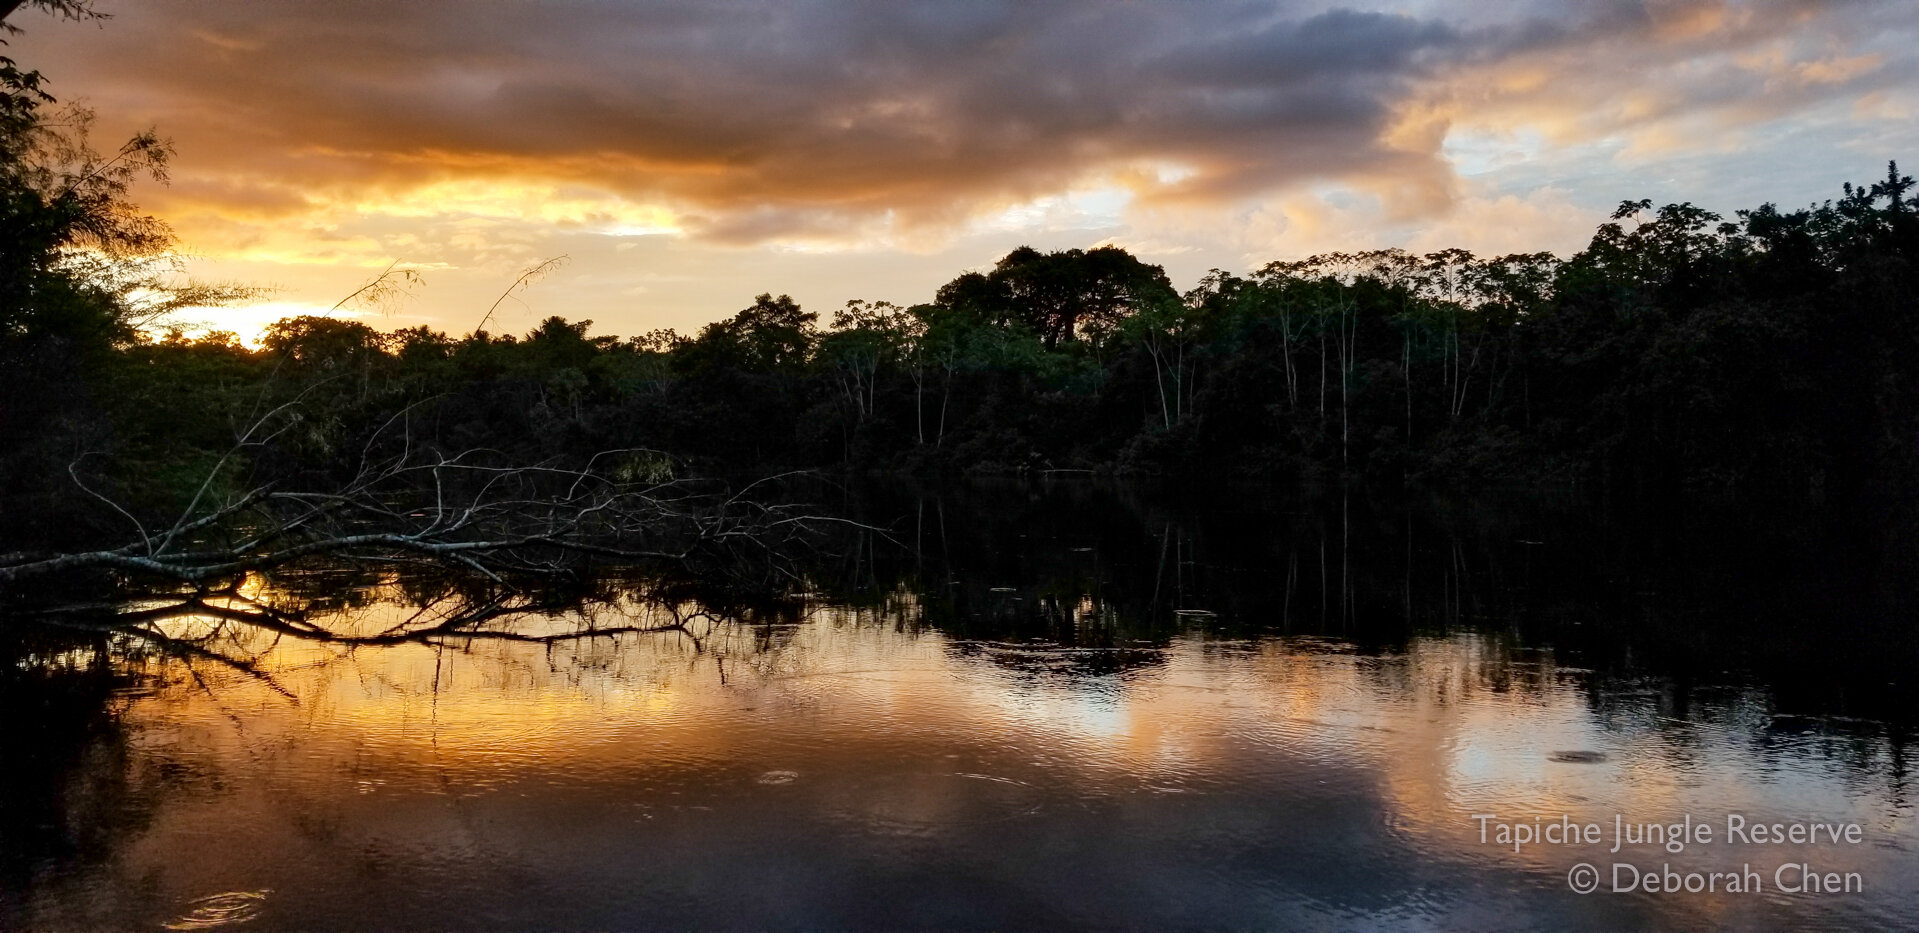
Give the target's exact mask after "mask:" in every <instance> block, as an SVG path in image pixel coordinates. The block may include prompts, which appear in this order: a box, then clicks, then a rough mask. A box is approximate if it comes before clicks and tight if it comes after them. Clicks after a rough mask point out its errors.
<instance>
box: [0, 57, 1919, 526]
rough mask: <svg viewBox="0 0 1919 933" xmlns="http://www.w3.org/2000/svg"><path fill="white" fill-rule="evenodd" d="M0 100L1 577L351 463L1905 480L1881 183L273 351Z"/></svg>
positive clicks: (1902, 229)
mask: <svg viewBox="0 0 1919 933" xmlns="http://www.w3.org/2000/svg"><path fill="white" fill-rule="evenodd" d="M0 85H3V87H0V90H3V91H4V113H3V114H0V115H3V116H4V127H3V128H0V129H3V131H4V140H3V141H0V227H4V230H5V235H4V236H0V393H4V403H3V405H0V515H4V526H5V527H4V538H5V539H6V540H7V541H8V542H10V544H9V546H8V547H7V548H6V549H7V550H13V549H17V548H23V547H25V546H27V545H32V546H36V547H37V546H43V545H58V546H62V547H69V548H70V547H72V546H75V545H79V544H85V543H97V542H99V541H100V540H103V539H104V538H105V537H108V536H124V535H125V533H126V532H127V531H128V529H130V528H135V527H137V528H139V529H140V534H141V536H142V537H146V536H147V535H148V534H149V531H148V529H149V528H156V527H157V528H168V527H174V526H175V525H177V523H178V522H179V521H182V520H198V518H197V517H194V516H196V514H197V513H195V512H194V510H195V509H196V508H201V509H206V508H212V509H214V510H216V511H217V510H218V509H223V508H227V507H230V506H232V505H233V504H234V503H236V502H240V501H242V500H244V499H246V497H248V496H249V495H252V494H254V493H255V491H258V490H265V489H269V488H274V489H283V490H285V489H290V488H293V487H298V488H299V489H301V490H307V491H325V490H339V489H347V488H351V487H352V484H353V483H354V482H355V480H356V477H363V476H365V475H366V473H365V471H366V470H367V469H368V462H369V461H368V457H369V452H370V451H374V450H375V449H376V448H378V449H382V450H385V449H386V448H383V447H382V446H381V445H383V444H384V445H389V446H390V445H392V444H398V445H400V447H399V448H397V449H395V450H388V451H387V452H386V453H384V454H382V456H388V457H392V456H401V457H404V458H406V459H405V462H406V463H409V464H418V463H429V462H430V463H439V464H446V463H455V462H464V461H462V460H461V458H470V457H473V456H475V455H476V454H475V452H476V451H485V452H486V453H485V456H486V457H487V458H491V459H489V462H497V463H501V464H512V465H515V466H516V467H517V466H525V465H529V464H541V465H544V466H543V468H552V469H556V470H561V471H587V470H596V471H599V472H598V473H595V474H594V475H595V476H596V477H598V479H597V480H596V481H608V482H617V483H634V482H640V481H645V482H649V483H657V482H661V481H664V480H667V479H671V478H674V477H686V476H689V475H702V476H712V475H725V474H733V475H748V474H765V473H769V472H777V471H783V470H791V469H812V470H823V471H853V472H893V473H912V474H921V475H926V474H1019V473H1026V474H1031V473H1046V472H1059V471H1086V472H1112V473H1138V474H1158V475H1171V476H1184V477H1235V478H1249V477H1250V478H1259V479H1261V480H1265V481H1270V482H1274V483H1286V484H1291V483H1301V482H1303V483H1308V484H1327V483H1332V482H1337V481H1341V480H1345V479H1364V480H1368V481H1371V482H1374V483H1386V484H1408V485H1414V486H1426V487H1435V486H1439V487H1443V486H1449V485H1458V484H1484V483H1500V484H1509V483H1516V484H1522V485H1532V486H1555V487H1560V488H1583V489H1591V490H1599V491H1604V492H1607V493H1610V494H1616V495H1621V496H1629V497H1668V496H1675V495H1680V496H1690V495H1713V496H1732V497H1738V498H1741V499H1746V500H1752V501H1791V502H1815V503H1825V504H1831V505H1835V506H1843V507H1859V508H1871V507H1874V504H1875V503H1881V502H1884V501H1887V500H1888V499H1889V498H1895V499H1897V498H1903V497H1907V496H1909V494H1910V493H1911V492H1913V491H1914V477H1915V476H1919V392H1915V390H1914V389H1915V387H1914V385H1913V381H1914V378H1915V374H1919V319H1915V315H1914V312H1915V307H1914V288H1915V284H1919V266H1916V265H1915V263H1916V262H1919V198H1915V196H1914V191H1913V186H1912V181H1911V179H1910V178H1908V177H1906V176H1902V175H1900V174H1899V172H1898V169H1897V167H1896V166H1889V167H1888V171H1887V174H1886V177H1885V178H1884V179H1883V180H1880V181H1877V182H1874V183H1870V184H1865V185H1857V186H1855V185H1851V184H1847V185H1845V186H1844V187H1843V188H1842V194H1841V196H1840V197H1839V198H1837V199H1835V200H1832V201H1829V202H1826V203H1823V204H1818V205H1813V206H1810V207H1806V208H1803V209H1781V208H1779V207H1776V206H1774V205H1771V204H1767V205H1763V206H1760V207H1757V208H1754V209H1751V210H1744V211H1739V212H1737V213H1736V214H1734V215H1732V216H1731V217H1722V216H1721V215H1718V214H1715V213H1713V212H1710V211H1707V210H1705V209H1702V208H1700V207H1697V206H1695V205H1692V204H1683V203H1682V204H1671V205H1666V206H1663V207H1655V206H1654V205H1653V204H1652V203H1651V202H1648V201H1635V202H1627V203H1625V204H1622V205H1621V206H1620V208H1619V209H1618V210H1617V211H1616V212H1614V213H1613V215H1612V216H1611V217H1610V218H1608V219H1607V220H1606V221H1605V222H1604V223H1602V224H1601V225H1599V227H1598V230H1597V232H1596V233H1595V235H1594V236H1593V238H1592V241H1591V243H1590V245H1589V246H1588V247H1587V248H1585V249H1584V250H1581V251H1580V252H1578V253H1576V254H1574V255H1572V256H1570V257H1563V258H1562V257H1557V256H1553V255H1550V254H1546V253H1530V254H1516V255H1507V256H1498V257H1479V256H1474V255H1472V254H1471V253H1468V252H1465V251H1461V250H1447V251H1442V252H1437V253H1432V254H1427V255H1414V254H1410V253H1406V252H1403V251H1399V250H1377V251H1371V252H1362V253H1335V254H1326V255H1320V256H1313V257H1310V258H1307V259H1303V260H1282V261H1275V262H1272V263H1269V264H1267V265H1264V266H1262V267H1259V268H1257V269H1254V270H1251V271H1250V272H1246V273H1231V272H1224V271H1214V272H1212V273H1211V274H1209V275H1207V276H1206V277H1204V278H1203V279H1202V280H1201V281H1200V282H1199V283H1198V284H1197V285H1196V286H1195V287H1194V288H1192V289H1190V290H1188V291H1186V292H1185V293H1184V294H1182V293H1180V292H1178V291H1177V290H1176V289H1175V288H1174V287H1173V285H1172V283H1171V282H1170V281H1169V280H1168V278H1167V276H1166V275H1165V273H1164V272H1163V271H1162V269H1161V268H1160V267H1158V266H1155V265H1152V264H1150V263H1148V262H1146V261H1144V260H1142V259H1140V258H1137V257H1135V256H1133V255H1131V254H1129V253H1128V252H1127V251H1125V250H1124V249H1121V248H1119V247H1115V246H1100V247H1094V248H1089V249H1084V250H1079V249H1075V250H1065V251H1059V252H1051V253H1046V252H1041V251H1038V250H1034V249H1030V248H1021V249H1018V250H1015V251H1013V252H1011V253H1009V254H1008V255H1006V256H1005V257H1004V258H1002V259H1001V260H999V262H998V263H997V264H996V265H994V266H993V267H992V268H991V269H990V270H989V271H985V272H969V273H965V274H961V275H958V276H956V277H955V278H954V279H953V280H952V281H950V282H948V283H947V284H946V285H944V286H943V287H941V288H940V289H938V291H937V292H936V293H935V294H933V295H931V296H924V297H925V298H926V300H924V301H922V302H920V303H917V304H909V305H899V304H893V303H889V302H885V301H852V302H849V303H847V304H846V305H845V306H844V307H841V308H838V309H833V310H832V311H831V313H830V314H825V315H822V314H821V313H820V312H818V311H816V310H812V309H802V308H801V307H799V306H798V305H797V304H796V303H795V302H793V301H792V300H791V299H790V298H787V297H785V296H774V295H770V294H767V295H760V296H758V297H757V298H755V299H753V301H752V303H751V304H750V305H749V306H748V307H746V308H745V309H744V310H741V311H739V312H738V313H737V314H734V315H732V316H731V317H729V318H727V319H725V320H722V321H718V322H715V323H713V324H709V325H707V326H705V327H704V328H702V329H700V330H699V331H697V332H695V333H688V334H678V333H673V332H671V331H654V332H650V333H646V334H642V335H638V336H628V337H621V336H611V335H600V334H596V333H595V332H594V330H593V322H592V321H588V320H568V319H566V318H564V317H551V318H548V319H546V320H545V321H542V322H540V323H539V324H538V325H537V326H534V327H532V328H531V329H530V330H529V331H527V332H525V333H520V334H515V333H505V332H501V331H496V330H492V329H476V330H475V331H473V332H470V333H466V334H451V333H445V332H441V331H437V330H433V329H430V328H426V327H415V328H409V329H403V330H395V331H390V332H382V331H380V330H378V329H376V328H375V327H373V326H370V325H369V324H368V323H366V322H365V321H363V320H360V319H354V318H349V317H299V318H292V319H288V320H283V321H280V322H279V323H277V324H274V325H273V326H272V327H270V328H269V329H268V330H267V331H266V333H265V337H264V340H263V341H262V343H261V345H259V346H257V347H252V346H247V345H244V344H242V343H241V342H239V341H238V340H236V339H235V337H234V335H232V334H228V333H219V332H215V333H210V334H205V335H202V336H198V337H195V338H188V337H186V336H183V335H182V334H181V333H180V332H178V331H172V332H169V331H168V330H167V329H166V326H165V325H166V321H167V320H168V315H169V314H171V313H174V312H177V311H179V310H181V309H183V308H188V307H197V306H204V305H207V304H210V303H218V302H220V301H233V300H241V299H244V298H246V297H247V296H248V294H249V292H248V290H247V289H246V288H244V287H240V286H232V285H213V286H210V285H206V284H196V283H189V282H185V281H183V280H181V279H179V278H178V277H177V275H175V271H176V270H174V269H173V268H172V267H171V266H170V265H169V257H171V256H172V255H173V253H172V252H171V249H172V247H173V243H172V240H171V237H170V235H169V233H168V231H167V230H166V228H165V227H164V225H162V224H160V223H159V222H158V221H156V220H154V219H152V218H149V217H146V216H144V215H142V214H141V213H140V212H138V211H137V210H136V209H135V208H133V207H132V206H131V205H130V204H128V203H127V201H126V198H125V194H126V191H127V188H128V185H130V184H131V183H132V182H133V180H134V179H135V178H136V177H138V176H141V175H144V174H152V175H163V172H164V169H165V164H166V157H167V155H168V152H167V148H166V146H165V144H164V142H163V141H162V140H160V139H159V138H158V137H156V136H154V135H152V134H143V135H142V136H139V137H136V138H135V139H133V140H132V141H130V142H128V143H127V144H126V145H125V146H123V147H122V148H120V149H119V150H118V151H117V152H115V153H112V154H108V155H100V154H96V153H95V152H94V151H93V150H92V149H91V148H89V146H88V145H87V141H86V138H85V136H84V132H83V131H84V127H85V124H86V120H85V115H84V113H81V112H76V111H67V112H66V116H64V117H63V118H62V119H59V120H53V119H50V118H49V108H50V107H51V106H52V102H51V99H50V98H48V97H47V96H46V95H45V94H44V93H42V90H41V88H40V82H39V78H38V76H37V75H36V74H34V73H31V72H23V71H20V70H19V69H17V68H15V67H14V66H13V65H12V64H11V63H7V64H6V66H5V71H4V74H0ZM412 284H415V282H414V281H413V279H412V278H411V275H410V273H407V272H404V271H398V270H396V269H389V270H388V272H387V273H385V274H384V275H382V276H381V277H379V278H376V279H374V280H373V281H371V282H369V285H368V288H367V289H366V290H364V291H363V293H362V294H361V295H359V296H358V297H359V298H361V299H365V298H368V297H375V298H377V297H380V296H382V295H385V296H389V297H390V296H391V295H392V294H393V293H394V291H395V289H396V288H397V287H401V286H410V285H412ZM502 324H503V322H502V321H501V320H500V319H499V317H498V316H497V315H488V317H487V319H486V322H485V325H490V326H491V327H494V328H500V327H502ZM485 325H483V328H484V326H485ZM267 413H277V414H275V415H274V417H273V419H272V423H271V424H268V423H267V422H266V421H263V420H262V419H263V418H265V417H266V415H267ZM608 451H620V452H622V453H621V454H620V455H619V456H616V457H607V456H606V452H608ZM595 458H599V459H595ZM395 462H397V461H395ZM606 470H613V471H615V472H618V473H619V475H618V476H613V475H611V474H608V473H606V472H605V471H606ZM619 471H624V472H619ZM256 501H263V500H256ZM196 502H198V503H200V505H198V506H196V505H194V503H196ZM208 503H217V505H212V506H209V505H207V504H208ZM209 514H210V513H209ZM115 540H117V538H115Z"/></svg>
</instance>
